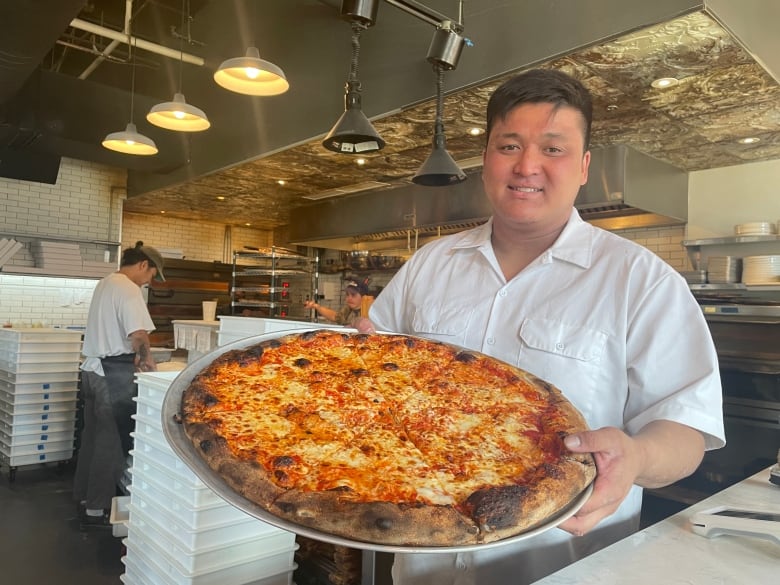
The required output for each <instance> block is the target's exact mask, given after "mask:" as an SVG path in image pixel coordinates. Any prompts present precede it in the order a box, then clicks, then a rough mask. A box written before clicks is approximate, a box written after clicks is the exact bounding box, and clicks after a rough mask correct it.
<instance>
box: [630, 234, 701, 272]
mask: <svg viewBox="0 0 780 585" xmlns="http://www.w3.org/2000/svg"><path fill="white" fill-rule="evenodd" d="M615 233H616V234H617V235H619V236H622V237H624V238H626V239H628V240H632V241H634V242H636V243H637V244H639V245H640V246H644V247H645V248H647V249H648V250H650V251H652V252H655V254H656V255H657V256H658V257H659V258H661V259H662V260H664V261H665V262H666V263H667V264H669V265H670V266H671V267H672V268H674V269H675V270H681V271H684V270H692V268H691V262H690V259H689V258H688V254H687V253H686V251H685V248H684V247H683V246H682V241H683V240H684V239H685V226H672V227H665V228H639V229H630V230H617V231H615Z"/></svg>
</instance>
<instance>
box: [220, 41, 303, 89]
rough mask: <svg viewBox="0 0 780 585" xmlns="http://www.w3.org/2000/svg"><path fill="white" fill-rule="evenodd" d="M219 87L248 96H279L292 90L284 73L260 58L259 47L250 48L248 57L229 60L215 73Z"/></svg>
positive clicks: (247, 53) (247, 51)
mask: <svg viewBox="0 0 780 585" xmlns="http://www.w3.org/2000/svg"><path fill="white" fill-rule="evenodd" d="M214 81H216V82H217V84H218V85H220V86H222V87H224V88H225V89H229V90H230V91H234V92H236V93H243V94H246V95H257V96H270V95H279V94H281V93H284V92H286V91H287V90H288V89H290V83H289V82H288V81H287V78H286V77H285V75H284V71H282V70H281V68H279V67H277V66H276V65H274V64H273V63H271V62H270V61H266V60H264V59H261V58H260V51H258V50H257V47H249V48H248V49H247V50H246V55H244V56H243V57H235V58H234V59H228V60H227V61H224V62H223V63H222V65H220V66H219V69H217V71H216V73H214Z"/></svg>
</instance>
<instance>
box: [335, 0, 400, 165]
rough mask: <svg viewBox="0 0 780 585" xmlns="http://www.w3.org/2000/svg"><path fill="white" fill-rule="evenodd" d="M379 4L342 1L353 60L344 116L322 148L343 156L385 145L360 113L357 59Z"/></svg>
mask: <svg viewBox="0 0 780 585" xmlns="http://www.w3.org/2000/svg"><path fill="white" fill-rule="evenodd" d="M377 6H378V0H342V3H341V16H342V18H346V19H348V20H350V21H351V25H352V59H351V62H350V69H349V77H348V78H347V84H346V86H345V90H346V93H345V95H344V113H343V114H342V115H341V117H340V118H339V119H338V121H337V122H336V124H335V126H333V128H332V129H331V131H330V132H329V133H328V135H327V136H326V137H325V139H324V140H323V141H322V145H323V146H324V147H325V148H327V149H328V150H330V151H333V152H338V153H343V154H367V153H371V152H376V151H377V150H381V149H382V148H384V146H385V141H384V140H382V138H381V137H380V136H379V134H378V133H377V131H376V130H375V129H374V126H373V125H372V124H371V122H370V121H369V120H368V118H366V115H365V114H364V113H363V110H362V104H361V96H360V90H361V85H360V81H359V80H358V76H357V69H358V59H359V56H360V35H361V33H362V32H363V31H364V30H365V29H367V28H368V27H370V26H373V25H374V22H375V20H376V13H377Z"/></svg>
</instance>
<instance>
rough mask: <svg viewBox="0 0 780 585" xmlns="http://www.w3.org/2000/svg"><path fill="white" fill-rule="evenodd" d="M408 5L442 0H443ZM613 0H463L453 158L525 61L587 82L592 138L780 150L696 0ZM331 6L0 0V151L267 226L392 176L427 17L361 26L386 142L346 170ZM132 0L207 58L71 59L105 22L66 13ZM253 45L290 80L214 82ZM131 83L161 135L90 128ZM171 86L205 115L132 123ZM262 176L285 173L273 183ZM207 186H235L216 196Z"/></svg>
mask: <svg viewBox="0 0 780 585" xmlns="http://www.w3.org/2000/svg"><path fill="white" fill-rule="evenodd" d="M771 1H772V0H749V2H748V3H756V2H758V3H761V2H771ZM412 3H413V4H414V3H415V2H412ZM416 4H418V5H422V6H424V7H427V8H430V9H431V10H433V11H436V12H438V13H440V14H444V15H450V16H452V17H453V18H454V17H456V16H457V14H458V2H457V0H427V1H426V2H423V3H420V2H417V3H416ZM625 4H626V3H625V1H624V0H589V1H588V2H573V1H571V0H529V1H528V2H522V3H521V2H506V1H505V0H479V1H476V0H469V1H466V2H465V3H464V15H465V19H464V25H465V31H464V35H465V36H466V37H469V38H470V39H471V40H472V41H473V47H467V48H466V49H464V51H463V55H462V57H461V59H460V63H459V65H458V67H457V68H456V69H455V70H454V71H451V72H449V73H448V74H447V75H446V78H445V89H446V90H447V93H448V97H447V101H446V105H445V111H446V116H445V122H446V124H447V133H448V148H449V149H450V151H451V152H452V153H453V156H455V158H456V159H458V160H462V159H464V158H472V157H474V156H478V155H479V153H480V151H481V139H480V138H473V137H468V136H465V134H464V132H465V129H466V128H468V127H469V126H478V125H480V124H482V123H483V122H482V119H483V111H484V105H485V100H486V96H487V95H488V94H489V92H490V91H491V89H492V88H493V87H494V86H495V83H496V82H497V80H499V79H501V77H502V76H503V75H505V74H507V73H509V72H512V71H517V70H520V69H522V68H525V67H528V66H536V65H541V66H547V67H557V68H563V69H565V70H568V71H569V72H571V73H573V74H575V75H577V76H579V77H580V78H582V79H583V80H584V81H585V83H586V84H587V85H588V87H589V89H591V91H593V93H594V95H595V96H596V107H597V112H596V119H595V120H594V140H595V142H596V144H597V145H606V144H609V143H611V142H614V141H619V142H624V143H627V144H631V145H632V146H634V147H635V148H637V149H639V150H641V151H643V152H646V153H647V154H651V155H653V156H657V157H659V158H666V160H668V161H669V162H672V163H673V164H676V165H677V166H680V167H681V168H685V169H686V170H695V169H699V168H711V167H713V166H725V165H728V164H739V163H742V162H750V161H754V160H767V159H770V158H777V157H778V156H780V120H777V119H776V118H777V116H776V114H775V115H774V116H773V114H772V111H774V112H776V111H777V106H778V104H780V90H778V86H777V83H776V81H775V80H773V79H772V78H771V76H770V75H768V74H767V73H766V71H764V70H763V69H762V68H761V67H760V65H759V64H757V62H756V61H754V60H753V58H752V57H751V56H750V55H749V54H748V53H747V52H745V51H744V49H743V48H742V47H741V46H740V45H739V43H737V42H736V41H735V40H734V39H731V38H730V37H729V34H728V33H727V32H726V31H725V30H724V29H723V28H721V27H720V24H719V23H718V22H717V21H713V20H711V19H710V18H709V17H708V16H706V14H705V13H706V11H703V9H704V8H705V6H704V5H705V2H703V1H699V0H654V1H653V2H651V3H648V2H632V3H631V10H626V9H625ZM182 6H184V13H183V12H182ZM340 6H341V1H340V0H188V1H187V2H185V3H184V4H182V1H181V0H133V1H132V2H128V1H127V0H89V1H86V2H85V1H84V0H16V1H14V2H2V3H0V159H2V158H3V155H4V153H5V154H8V153H9V152H13V154H14V155H16V156H17V157H18V156H21V157H27V158H33V159H34V157H35V156H36V155H56V156H66V157H70V158H76V159H83V160H88V161H94V162H98V163H101V164H106V165H111V166H115V167H122V168H127V169H128V170H129V178H128V193H129V200H128V201H127V202H126V204H125V206H126V209H128V210H134V211H138V212H145V213H159V211H160V210H161V207H164V208H167V210H168V212H169V213H171V215H178V216H180V217H187V218H193V219H211V220H214V221H221V222H225V223H239V222H241V223H243V222H244V221H253V222H254V223H255V225H257V226H262V227H267V228H272V227H276V226H279V225H283V224H285V223H288V222H289V220H290V211H291V210H293V209H295V207H296V206H300V205H305V204H306V200H304V199H302V196H304V195H311V194H314V193H318V192H322V191H327V190H330V189H338V188H345V189H346V190H348V189H349V187H350V185H354V184H356V183H362V182H365V181H382V182H386V183H387V184H394V183H397V182H399V181H400V182H403V181H408V179H409V177H410V176H411V175H412V174H413V173H414V171H415V169H416V168H417V166H419V164H420V162H421V161H422V160H424V158H425V156H426V155H427V152H428V151H429V149H430V130H431V126H432V121H433V113H434V110H433V101H432V99H431V98H432V97H433V93H434V88H435V83H434V76H433V74H432V71H431V67H430V64H429V63H427V61H426V60H425V56H426V53H427V50H428V46H429V44H430V40H431V38H432V35H433V32H434V27H433V26H432V25H431V24H430V23H427V22H424V21H422V20H421V19H418V18H415V17H414V16H412V15H410V14H408V13H405V12H404V11H402V10H400V9H399V8H398V7H396V6H393V5H392V4H391V2H389V1H387V2H385V1H382V2H380V6H379V15H378V18H377V23H376V26H374V27H372V28H370V29H369V30H368V31H366V32H365V33H364V34H363V35H362V45H361V57H360V79H361V81H362V82H363V109H364V111H365V112H366V113H367V115H369V116H370V117H375V118H376V121H375V126H376V127H377V129H378V130H379V131H380V133H381V134H382V135H383V137H384V138H385V140H386V141H387V142H388V145H387V147H386V148H385V149H384V150H383V151H381V152H380V153H379V154H377V155H375V156H374V157H373V158H370V159H369V164H368V165H366V167H364V168H361V169H358V168H356V166H355V165H354V159H352V158H351V157H349V156H346V155H334V154H333V153H330V152H328V151H326V150H325V149H324V148H322V146H321V145H320V144H319V141H320V139H321V137H322V136H323V135H324V134H325V133H326V132H327V131H328V130H329V128H330V126H331V125H332V124H333V123H334V122H335V120H336V119H337V118H338V116H339V115H340V113H341V111H342V110H343V87H344V82H345V80H346V77H347V74H348V72H349V59H350V28H349V24H348V23H346V22H345V21H344V20H342V19H341V18H340V14H339V12H340V10H339V9H340ZM128 7H131V9H132V26H131V32H132V34H133V36H134V37H137V38H138V39H142V40H145V41H149V42H151V43H155V44H158V45H161V46H164V47H167V48H169V49H171V50H173V51H174V52H176V54H178V51H180V50H182V51H183V52H185V53H188V54H191V55H194V56H197V57H200V58H202V59H203V60H204V65H202V66H198V65H190V64H184V65H182V64H181V63H180V61H179V60H178V59H177V58H169V57H164V56H161V55H158V54H155V53H154V52H150V51H146V50H142V49H140V48H139V49H137V50H136V52H135V64H134V65H133V62H132V61H131V60H130V59H129V52H128V45H127V44H125V43H119V44H118V45H117V46H116V47H115V48H113V50H112V52H111V53H110V55H108V56H107V58H106V59H105V60H103V61H102V62H101V63H99V65H98V66H97V67H95V68H94V70H93V71H91V72H89V74H88V75H85V74H84V72H85V71H87V70H88V68H90V66H91V65H92V64H94V63H95V60H96V58H97V56H98V54H99V53H100V52H102V51H104V50H105V49H106V48H107V47H109V44H110V41H111V39H108V38H106V37H103V36H101V35H99V34H93V33H89V32H87V31H85V30H82V29H81V28H79V27H74V26H72V23H73V19H80V20H81V21H85V22H89V23H92V24H94V25H97V26H100V27H105V28H107V29H111V30H114V31H121V30H122V29H123V27H124V22H125V15H126V10H127V8H128ZM187 15H189V17H190V19H189V20H187V19H186V18H185V19H184V26H182V25H183V18H182V17H183V16H187ZM646 27H647V28H646ZM767 28H769V27H767ZM182 37H184V38H183V39H182ZM250 45H255V46H257V47H258V48H259V50H260V54H261V57H263V58H265V59H267V60H269V61H272V62H274V63H276V64H277V65H279V66H280V67H282V68H283V69H284V70H285V73H286V74H287V77H288V79H289V81H290V84H291V87H290V91H288V92H287V93H285V94H283V95H280V96H274V97H265V98H254V97H249V96H243V95H239V94H234V93H232V92H229V91H227V90H224V89H223V88H221V87H219V86H217V85H216V84H215V83H214V81H213V77H212V76H213V72H214V70H215V69H216V67H217V66H218V65H219V63H220V62H221V61H222V60H224V59H226V58H230V57H235V56H239V55H242V54H243V53H244V51H245V50H246V47H247V46H250ZM133 71H134V72H135V75H134V76H133ZM665 72H670V73H677V74H681V76H682V77H684V80H683V83H681V85H680V86H679V87H678V88H676V89H674V90H673V91H672V92H670V93H666V94H663V95H661V94H655V93H653V92H651V91H648V90H647V86H646V84H647V82H648V81H649V80H650V79H652V78H654V77H655V76H658V75H659V74H663V73H665ZM79 77H83V78H82V79H80V78H79ZM133 81H134V90H135V91H134V93H133V98H132V105H133V113H132V119H133V121H134V122H135V123H136V124H137V126H138V129H139V130H140V131H141V132H142V133H144V134H146V135H148V136H150V137H152V138H153V139H154V140H155V142H156V143H157V146H158V147H159V150H160V152H159V154H157V155H156V156H153V157H131V156H128V155H122V154H117V153H113V152H111V151H108V150H106V149H104V148H102V147H101V146H100V142H101V140H102V139H103V137H104V136H105V135H106V134H107V133H109V132H115V131H118V130H122V129H124V127H125V125H126V124H127V122H128V121H130V118H131V113H130V106H131V93H130V88H131V82H133ZM179 87H181V89H182V92H183V93H184V94H185V96H186V98H187V101H188V102H189V103H191V104H193V105H195V106H198V107H200V108H202V109H203V110H205V111H206V112H207V114H208V115H209V118H210V120H211V123H212V127H211V128H210V129H209V130H207V131H206V132H203V133H197V134H184V133H175V132H169V131H166V130H161V129H159V128H156V127H154V126H151V125H150V124H148V123H147V122H146V120H145V115H146V113H147V112H148V110H149V109H150V108H151V107H152V106H153V105H154V104H156V103H158V102H161V101H169V100H170V99H171V98H172V96H173V94H174V93H175V92H176V91H177V90H178V89H179ZM615 106H617V107H615ZM750 132H760V133H762V136H763V142H762V143H761V144H760V145H759V146H757V147H755V146H754V147H752V148H743V149H741V150H740V149H739V148H738V147H735V146H734V145H733V139H734V138H735V137H736V136H738V135H744V134H745V133H750ZM277 179H285V180H287V181H288V184H287V185H286V186H285V187H283V188H282V187H280V186H278V185H277V184H276V180H277ZM216 195H222V196H227V197H228V199H230V198H231V197H232V198H233V202H232V204H231V203H230V201H228V202H227V203H224V204H220V205H219V206H217V205H215V203H214V202H215V196H216Z"/></svg>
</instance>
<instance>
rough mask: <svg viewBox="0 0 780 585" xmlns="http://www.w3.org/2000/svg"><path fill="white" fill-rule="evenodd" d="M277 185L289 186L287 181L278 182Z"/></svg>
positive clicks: (280, 180)
mask: <svg viewBox="0 0 780 585" xmlns="http://www.w3.org/2000/svg"><path fill="white" fill-rule="evenodd" d="M276 183H277V184H278V185H286V184H287V181H285V180H284V179H279V180H278V181H276Z"/></svg>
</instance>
